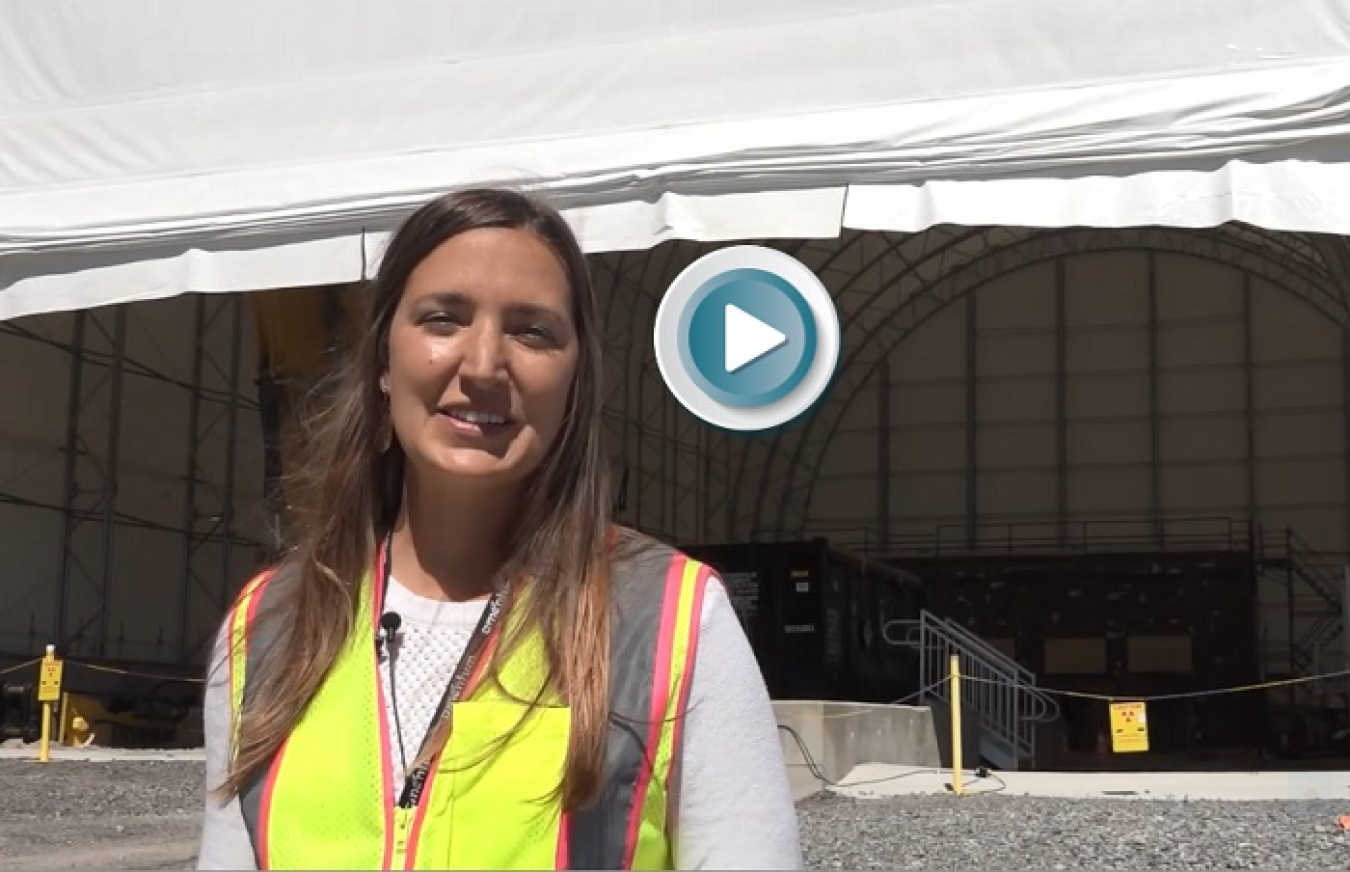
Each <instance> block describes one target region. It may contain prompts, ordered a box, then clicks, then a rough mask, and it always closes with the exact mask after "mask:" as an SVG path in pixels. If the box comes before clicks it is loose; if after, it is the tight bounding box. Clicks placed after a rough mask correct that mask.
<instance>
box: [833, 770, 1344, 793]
mask: <svg viewBox="0 0 1350 872" xmlns="http://www.w3.org/2000/svg"><path fill="white" fill-rule="evenodd" d="M951 780H952V777H951V772H950V770H942V769H936V768H931V767H918V766H895V765H888V764H883V763H864V764H861V765H859V766H856V767H854V768H853V770H852V771H851V772H849V774H848V776H847V777H846V778H843V779H840V782H841V784H840V786H838V787H835V788H833V792H835V793H839V794H841V795H844V796H851V797H855V798H859V799H875V798H882V797H888V796H907V795H923V794H946V793H950V785H951ZM1000 782H1002V785H1000ZM963 786H964V789H965V793H966V794H968V795H971V796H975V795H978V794H980V793H986V792H994V791H997V792H999V793H1001V794H1003V795H1006V796H1043V797H1060V798H1071V799H1166V800H1183V799H1185V800H1230V801H1298V800H1313V799H1343V800H1348V801H1350V772H1345V771H1297V772H994V773H993V774H992V777H989V778H975V777H973V776H972V775H970V774H967V775H966V777H965V778H964V780H963Z"/></svg>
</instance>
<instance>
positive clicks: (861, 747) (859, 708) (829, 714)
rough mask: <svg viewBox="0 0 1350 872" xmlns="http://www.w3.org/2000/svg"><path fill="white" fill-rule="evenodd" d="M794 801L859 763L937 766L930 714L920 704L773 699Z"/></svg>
mask: <svg viewBox="0 0 1350 872" xmlns="http://www.w3.org/2000/svg"><path fill="white" fill-rule="evenodd" d="M773 707H774V713H775V715H777V718H778V724H779V727H780V729H779V737H780V739H781V740H782V745H783V759H784V762H785V763H786V764H787V769H788V780H789V782H790V783H791V785H792V794H793V798H794V799H801V798H803V797H806V796H810V795H811V794H813V793H816V792H818V791H820V790H821V789H823V788H825V787H828V786H829V785H830V784H831V783H833V782H837V781H839V780H841V779H842V778H844V776H845V775H847V774H848V772H849V771H850V770H851V769H853V767H855V766H857V765H858V764H859V763H862V762H865V761H866V762H872V761H877V762H882V763H891V764H898V765H910V766H929V767H933V766H939V765H941V763H942V758H941V755H940V753H939V747H938V742H937V734H936V730H935V729H934V726H933V715H932V712H930V711H929V710H928V709H927V708H926V707H923V706H899V705H880V704H871V703H854V702H824V701H820V700H775V701H774V704H773Z"/></svg>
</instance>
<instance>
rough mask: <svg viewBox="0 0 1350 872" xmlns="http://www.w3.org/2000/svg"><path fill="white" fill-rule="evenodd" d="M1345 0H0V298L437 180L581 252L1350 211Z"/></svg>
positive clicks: (275, 255) (51, 292) (1311, 224)
mask: <svg viewBox="0 0 1350 872" xmlns="http://www.w3.org/2000/svg"><path fill="white" fill-rule="evenodd" d="M1348 110H1350V0H1184V2H1179V0H1130V2H1124V3H1122V2H1118V0H1059V2H1055V0H828V2H826V0H678V2H676V0H669V2H659V3H645V2H632V0H610V2H604V3H601V2H580V3H558V2H553V0H528V2H523V0H516V2H509V3H507V2H497V3H474V4H469V3H445V2H438V0H401V2H398V3H388V2H376V0H288V2H285V3H275V2H262V0H245V2H234V3H186V2H172V0H119V2H115V3H98V2H76V0H47V2H36V3H35V2H30V0H0V319H6V318H14V317H18V316H22V315H27V314H33V313H37V312H44V311H58V310H69V309H76V308H84V307H89V306H95V305H102V304H108V303H115V302H125V301H128V300H138V299H149V298H155V297H164V296H171V295H174V294H180V293H184V292H188V291H238V290H255V289H262V288H273V287H281V286H293V285H310V284H321V283H329V282H339V281H349V280H353V279H355V278H357V277H358V276H359V275H360V274H361V272H362V270H363V269H365V270H366V271H367V272H369V271H370V270H371V268H372V264H373V262H374V260H375V259H376V258H377V257H378V251H379V246H380V243H381V241H382V239H383V235H384V234H386V233H387V232H388V231H389V229H390V228H391V227H392V226H394V225H395V224H396V222H397V221H398V220H399V219H400V218H401V217H402V216H403V215H405V214H406V213H407V211H408V210H409V209H410V208H412V207H413V206H415V205H416V204H418V203H420V202H421V201H423V200H425V199H427V198H428V197H430V196H433V195H434V194H436V193H439V192H442V191H444V190H446V189H448V188H453V187H457V186H462V185H466V184H472V183H511V184H518V185H527V186H530V187H534V188H538V189H542V190H545V191H548V192H550V193H552V194H553V195H554V196H555V198H556V202H558V203H559V204H560V205H562V206H564V207H565V208H566V209H567V211H568V213H569V216H570V217H571V218H572V220H573V221H574V223H575V226H576V227H577V228H578V230H579V232H580V234H581V236H582V238H583V241H584V244H585V246H586V247H587V249H588V250H591V251H606V250H617V249H642V248H647V247H650V246H653V245H655V244H658V243H659V242H661V241H663V240H666V239H672V238H684V239H697V240H704V241H721V240H729V239H737V238H760V237H828V236H833V235H835V234H838V233H839V232H840V231H841V229H842V228H845V227H851V228H862V229H874V230H899V231H915V230H921V229H923V228H926V227H929V226H932V225H934V224H943V223H955V224H968V225H990V224H1011V225H1025V226H1065V225H1090V226H1133V225H1141V224H1164V225H1175V226H1191V227H1204V226H1213V225H1216V224H1220V223H1223V222H1226V221H1232V220H1238V221H1245V222H1250V223H1253V224H1258V225H1262V226H1264V227H1268V228H1273V229H1281V230H1299V231H1314V232H1327V233H1340V234H1345V233H1350V111H1348Z"/></svg>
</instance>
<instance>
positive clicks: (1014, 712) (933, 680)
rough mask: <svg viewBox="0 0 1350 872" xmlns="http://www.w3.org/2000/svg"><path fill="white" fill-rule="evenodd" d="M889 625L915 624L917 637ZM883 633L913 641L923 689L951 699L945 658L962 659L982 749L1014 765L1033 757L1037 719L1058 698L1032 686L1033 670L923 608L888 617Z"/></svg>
mask: <svg viewBox="0 0 1350 872" xmlns="http://www.w3.org/2000/svg"><path fill="white" fill-rule="evenodd" d="M893 625H902V626H904V627H906V628H907V629H908V630H910V631H911V632H912V631H913V629H914V628H915V626H916V625H917V628H918V630H919V638H918V640H917V643H916V642H915V641H913V640H911V639H906V640H904V641H897V640H895V639H893V638H892V636H891V634H890V629H891V627H892V626H893ZM882 634H883V637H884V638H885V639H886V640H887V641H888V642H890V643H891V644H917V647H918V648H919V679H920V686H921V687H922V688H924V691H923V694H924V695H925V696H927V697H930V698H936V699H937V700H939V701H941V702H943V703H946V704H950V703H951V689H950V684H949V683H948V682H947V681H945V680H944V679H945V678H946V676H947V670H948V662H949V660H950V659H951V656H952V655H953V654H954V655H956V656H958V657H959V658H960V660H961V663H962V665H961V670H962V674H963V675H966V676H968V677H970V678H973V679H975V680H974V681H967V682H964V683H963V684H962V692H961V699H962V705H963V707H965V708H966V709H967V710H968V711H969V712H970V714H971V716H973V717H974V718H975V719H976V720H977V721H978V722H979V724H980V726H981V727H982V728H983V729H982V731H981V732H982V736H981V740H982V742H983V743H985V745H986V751H988V750H990V747H991V746H992V748H993V749H996V751H997V752H998V753H999V755H1000V756H1002V757H1003V758H1004V760H1003V761H1002V762H1003V765H1005V766H1008V767H1011V768H1016V767H1017V766H1018V764H1019V762H1020V761H1021V760H1025V759H1034V757H1035V753H1036V729H1035V725H1036V724H1037V723H1040V722H1045V721H1052V720H1055V719H1056V718H1058V717H1059V715H1060V710H1059V703H1058V702H1057V701H1056V700H1055V699H1054V698H1053V697H1051V696H1049V695H1047V694H1045V693H1042V692H1041V691H1040V690H1038V689H1037V687H1036V676H1035V675H1034V674H1033V673H1032V672H1031V671H1030V670H1028V669H1027V668H1026V667H1024V666H1022V665H1021V664H1020V663H1018V662H1017V661H1015V660H1013V659H1012V658H1011V657H1009V656H1007V655H1006V654H1004V653H1003V652H1002V651H999V650H998V649H997V648H994V647H993V646H991V645H990V644H989V643H988V642H986V641H984V640H983V639H981V638H979V637H978V636H976V635H975V634H973V633H971V632H970V631H969V630H967V629H966V628H965V627H962V626H961V625H960V624H957V623H955V622H954V621H950V620H948V619H946V618H942V617H939V616H938V615H935V614H933V613H932V612H929V611H927V610H922V611H920V613H919V619H918V620H917V621H914V620H894V621H888V622H887V623H886V624H885V625H884V626H883V627H882Z"/></svg>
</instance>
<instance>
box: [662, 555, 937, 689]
mask: <svg viewBox="0 0 1350 872" xmlns="http://www.w3.org/2000/svg"><path fill="white" fill-rule="evenodd" d="M681 548H682V549H683V550H684V551H685V552H686V553H688V554H689V555H690V556H691V557H693V558H695V559H697V560H701V561H703V562H705V563H707V564H709V565H710V566H712V567H713V568H715V569H716V570H717V574H718V575H719V576H720V577H721V579H722V582H723V584H724V585H725V586H726V589H727V593H728V595H729V597H730V599H731V603H732V606H733V607H734V608H735V610H736V613H737V615H738V616H739V617H740V619H741V625H742V626H743V627H744V628H745V631H746V636H747V637H748V638H749V640H750V644H751V646H752V647H753V648H754V651H755V656H756V658H757V659H758V661H759V666H760V670H761V672H762V673H763V675H764V680H765V683H766V684H767V685H768V688H769V694H770V695H771V696H772V697H773V698H774V699H829V700H855V701H859V702H895V701H898V700H902V699H904V698H906V697H909V696H910V695H912V694H913V693H915V692H916V691H917V690H918V671H919V665H918V654H917V652H916V651H915V649H913V648H907V647H903V646H897V645H892V644H890V643H888V642H887V641H886V639H885V638H884V636H883V628H884V626H885V625H886V623H887V622H888V621H892V620H917V619H918V617H919V611H920V609H921V608H922V603H923V594H922V588H921V586H920V584H919V580H918V579H917V577H915V576H913V575H910V574H908V573H905V572H903V571H901V570H897V569H893V568H891V567H888V566H885V565H882V564H880V563H877V562H874V561H865V560H863V559H861V558H858V557H856V556H854V555H850V554H848V553H846V552H843V551H839V550H836V549H832V548H830V546H829V542H828V540H825V539H816V540H812V541H806V542H774V543H736V544H716V545H711V544H710V545H688V546H681ZM891 635H892V637H893V638H902V637H903V635H904V633H903V631H900V632H896V631H893V632H892V634H891Z"/></svg>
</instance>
